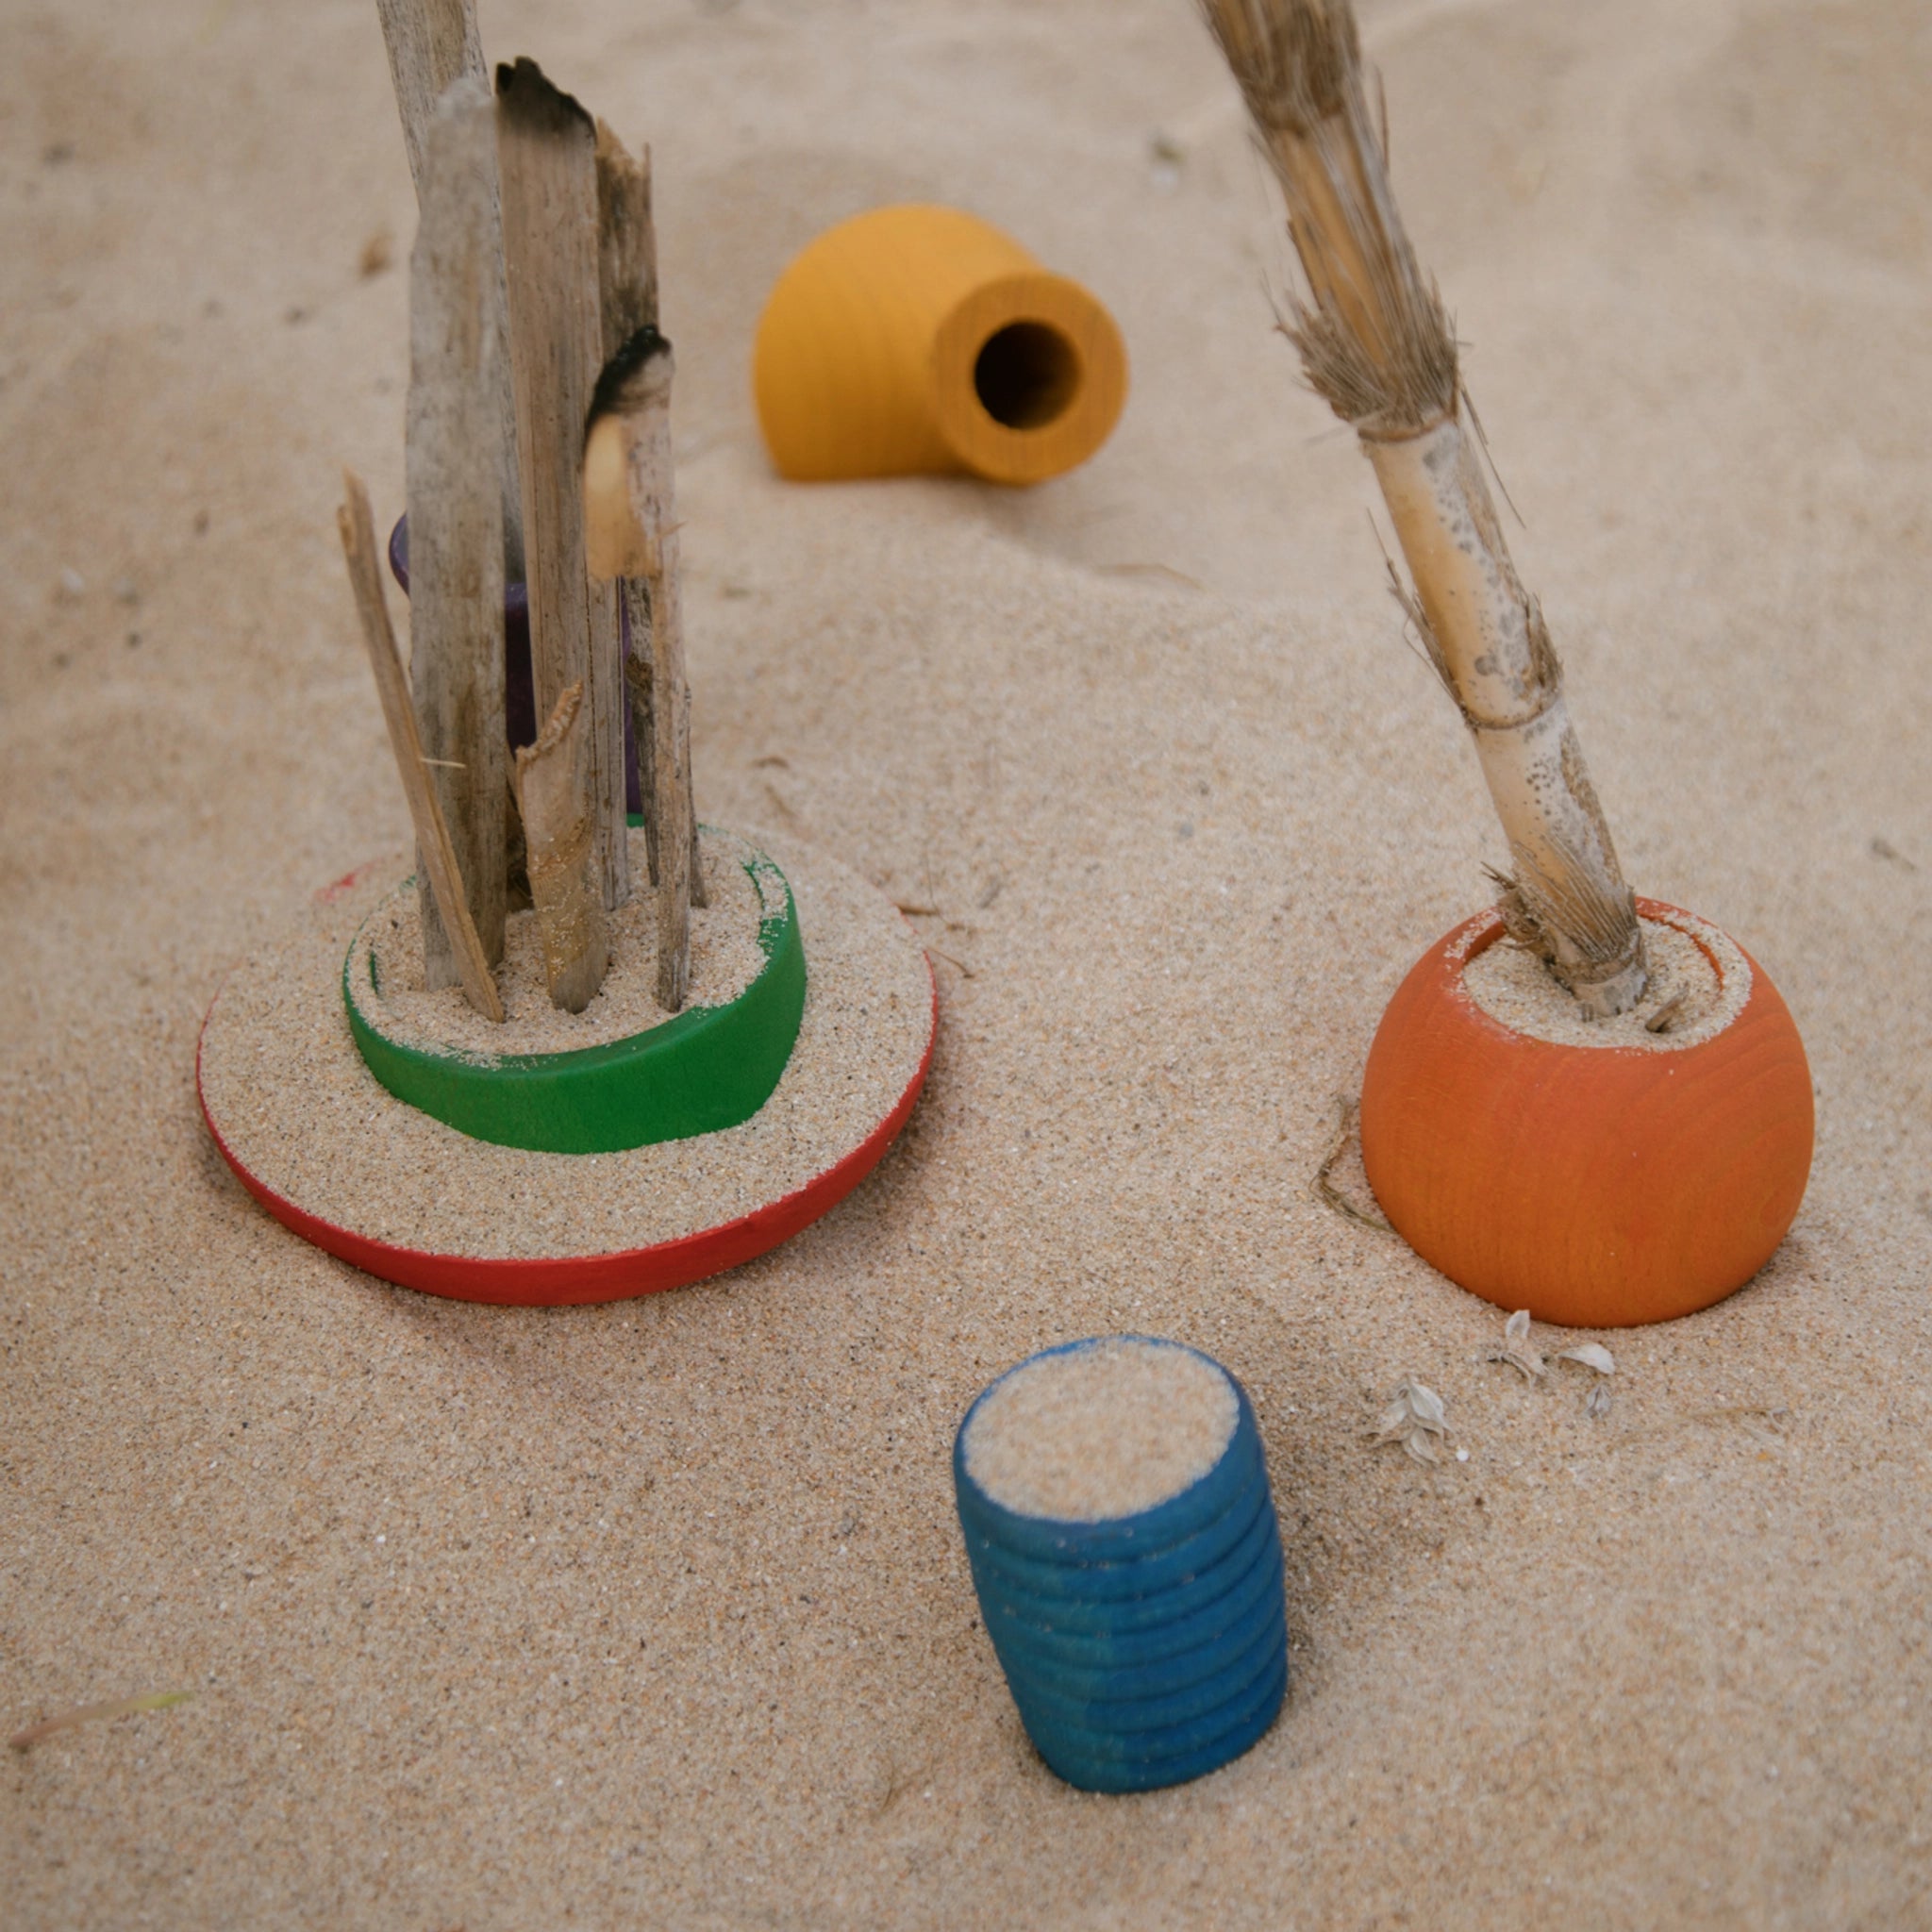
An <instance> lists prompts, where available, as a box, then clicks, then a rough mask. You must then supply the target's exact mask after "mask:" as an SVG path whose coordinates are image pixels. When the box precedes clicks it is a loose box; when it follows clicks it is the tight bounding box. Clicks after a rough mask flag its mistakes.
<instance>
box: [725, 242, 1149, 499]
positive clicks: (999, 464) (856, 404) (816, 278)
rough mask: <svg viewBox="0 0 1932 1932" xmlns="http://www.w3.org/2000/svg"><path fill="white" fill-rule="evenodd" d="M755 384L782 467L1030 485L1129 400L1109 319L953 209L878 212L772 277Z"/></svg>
mask: <svg viewBox="0 0 1932 1932" xmlns="http://www.w3.org/2000/svg"><path fill="white" fill-rule="evenodd" d="M752 386H753V390H754V391H755V393H756V395H757V398H758V420H759V422H760V423H761V424H762V425H763V426H764V432H765V442H766V445H767V446H768V447H769V449H770V451H771V454H772V461H773V462H774V464H775V465H776V467H777V470H778V473H779V475H783V476H789V477H792V478H794V479H797V480H800V481H817V480H824V479H829V478H836V477H855V476H898V475H911V474H913V473H916V472H922V471H924V472H941V473H942V472H949V471H956V472H964V473H966V474H968V475H974V476H980V477H984V478H985V479H987V480H988V481H989V482H993V483H1039V482H1042V481H1044V480H1045V479H1046V478H1047V477H1049V476H1058V475H1060V474H1061V473H1062V472H1063V471H1066V470H1071V469H1072V468H1074V465H1075V464H1077V463H1083V462H1085V461H1086V460H1087V458H1089V457H1091V455H1092V454H1093V452H1094V451H1095V450H1097V449H1098V448H1099V447H1100V445H1101V444H1102V443H1103V442H1105V441H1107V439H1108V435H1109V434H1110V433H1111V431H1112V429H1113V425H1114V424H1115V422H1116V421H1117V420H1118V418H1119V416H1120V412H1121V408H1122V405H1123V404H1124V401H1125V399H1126V392H1127V358H1126V350H1125V347H1124V344H1123V343H1122V341H1121V334H1120V330H1119V329H1118V328H1117V327H1116V326H1115V325H1114V321H1113V318H1112V317H1111V316H1110V315H1109V314H1108V312H1107V310H1106V309H1105V308H1102V307H1101V305H1100V304H1099V303H1098V302H1097V301H1096V300H1095V299H1094V298H1093V296H1091V294H1089V293H1088V291H1086V290H1085V289H1083V288H1081V287H1080V286H1079V284H1078V283H1076V282H1072V281H1069V280H1068V279H1067V278H1066V277H1065V276H1064V275H1053V274H1050V273H1049V272H1048V271H1047V270H1046V269H1043V268H1042V267H1041V265H1040V263H1039V262H1037V261H1036V260H1035V259H1034V258H1033V257H1032V256H1030V255H1029V254H1027V252H1026V251H1025V250H1024V248H1022V247H1021V246H1020V245H1019V243H1018V242H1013V241H1010V240H1008V237H1007V236H1005V235H1003V234H1001V233H1000V231H999V230H998V229H997V228H993V227H991V226H989V225H987V224H986V223H985V222H982V221H980V220H978V219H977V218H976V217H975V216H973V215H969V214H965V213H963V212H961V211H960V210H959V209H958V208H934V207H926V206H908V207H903V208H874V209H873V210H872V211H871V212H870V213H869V214H862V215H857V216H855V217H854V218H853V219H852V220H851V221H848V222H842V223H841V224H840V225H839V226H837V227H836V228H832V229H829V230H827V231H826V233H824V234H823V235H821V236H820V237H819V238H818V239H817V240H816V241H815V242H811V243H810V244H809V245H808V247H807V248H806V249H805V250H804V252H803V253H802V254H800V255H799V256H798V257H797V258H795V259H794V260H793V261H792V262H791V265H790V266H789V267H788V268H787V269H786V270H785V272H784V274H783V275H780V276H779V277H778V280H777V283H776V285H775V286H774V288H773V290H772V293H771V296H770V298H769V299H768V301H767V302H766V305H765V312H764V315H763V317H762V318H761V320H760V321H759V323H758V340H757V342H756V344H755V346H754V348H753V352H752Z"/></svg>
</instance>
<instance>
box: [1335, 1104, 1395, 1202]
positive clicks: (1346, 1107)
mask: <svg viewBox="0 0 1932 1932" xmlns="http://www.w3.org/2000/svg"><path fill="white" fill-rule="evenodd" d="M1335 1104H1336V1108H1337V1109H1338V1111H1339V1112H1340V1115H1341V1118H1340V1120H1339V1121H1338V1122H1337V1123H1336V1127H1335V1132H1334V1134H1333V1135H1332V1137H1331V1138H1330V1140H1329V1141H1328V1149H1327V1152H1326V1153H1324V1155H1323V1156H1322V1164H1321V1166H1319V1167H1318V1168H1316V1170H1315V1192H1316V1194H1317V1195H1318V1196H1320V1198H1321V1200H1322V1202H1323V1205H1324V1206H1325V1207H1328V1208H1333V1209H1334V1210H1335V1211H1336V1213H1338V1214H1341V1215H1344V1216H1346V1217H1347V1218H1348V1219H1349V1220H1350V1221H1353V1222H1355V1223H1356V1224H1357V1226H1360V1227H1371V1228H1374V1230H1375V1232H1376V1233H1377V1234H1393V1233H1394V1232H1395V1229H1394V1228H1393V1227H1392V1226H1391V1224H1389V1223H1388V1222H1387V1221H1385V1220H1384V1219H1383V1218H1382V1216H1381V1215H1380V1214H1372V1213H1370V1212H1369V1211H1368V1210H1367V1209H1366V1208H1357V1206H1356V1205H1355V1203H1354V1202H1353V1201H1351V1200H1350V1199H1349V1198H1348V1196H1347V1195H1346V1194H1344V1193H1343V1192H1342V1191H1341V1189H1340V1188H1338V1187H1337V1186H1336V1185H1335V1179H1334V1174H1335V1164H1336V1162H1337V1161H1339V1160H1340V1159H1341V1157H1342V1155H1343V1154H1345V1153H1346V1152H1347V1151H1348V1143H1349V1140H1350V1138H1351V1137H1352V1136H1353V1135H1354V1133H1355V1130H1356V1116H1357V1113H1358V1112H1359V1111H1360V1105H1359V1103H1358V1102H1357V1101H1356V1100H1354V1099H1353V1098H1352V1097H1351V1096H1349V1095H1348V1094H1346V1093H1340V1094H1337V1095H1336V1099H1335Z"/></svg>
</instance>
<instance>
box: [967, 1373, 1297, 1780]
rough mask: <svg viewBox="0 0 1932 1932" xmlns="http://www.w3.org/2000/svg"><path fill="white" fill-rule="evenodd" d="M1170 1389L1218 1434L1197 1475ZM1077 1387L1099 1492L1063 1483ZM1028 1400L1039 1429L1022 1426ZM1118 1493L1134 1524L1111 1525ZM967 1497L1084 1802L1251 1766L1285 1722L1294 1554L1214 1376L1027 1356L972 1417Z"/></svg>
mask: <svg viewBox="0 0 1932 1932" xmlns="http://www.w3.org/2000/svg"><path fill="white" fill-rule="evenodd" d="M1161 1351H1173V1352H1174V1356H1175V1357H1184V1358H1185V1359H1184V1360H1163V1359H1162V1357H1161V1356H1160V1354H1159V1352H1161ZM1204 1372H1206V1374H1211V1375H1212V1376H1214V1377H1218V1378H1219V1383H1218V1385H1217V1384H1210V1383H1208V1382H1207V1381H1205V1380H1204V1379H1203V1374H1204ZM1070 1374H1071V1375H1074V1376H1077V1377H1079V1378H1080V1380H1079V1384H1078V1390H1079V1397H1078V1399H1080V1400H1082V1401H1084V1402H1085V1403H1086V1405H1087V1406H1086V1407H1085V1408H1083V1409H1082V1411H1081V1414H1080V1418H1079V1421H1078V1423H1077V1425H1076V1426H1077V1430H1078V1431H1079V1432H1080V1433H1079V1434H1078V1437H1077V1441H1078V1446H1079V1453H1080V1454H1081V1455H1083V1456H1084V1457H1085V1458H1086V1463H1085V1468H1086V1472H1087V1473H1086V1474H1084V1475H1083V1474H1079V1473H1078V1471H1077V1470H1076V1471H1075V1473H1074V1474H1073V1475H1071V1476H1070V1475H1068V1474H1065V1468H1066V1457H1068V1456H1069V1455H1071V1454H1073V1452H1072V1451H1069V1450H1068V1449H1067V1441H1069V1440H1073V1439H1069V1438H1065V1437H1064V1436H1062V1437H1054V1436H1053V1435H1052V1431H1053V1430H1054V1428H1055V1427H1056V1426H1057V1425H1056V1424H1055V1423H1054V1422H1053V1420H1052V1413H1051V1410H1052V1403H1053V1401H1054V1400H1055V1399H1056V1398H1055V1390H1056V1387H1057V1386H1058V1388H1061V1389H1069V1390H1071V1389H1073V1388H1074V1384H1073V1383H1072V1382H1070V1381H1069V1380H1068V1379H1067V1377H1068V1376H1069V1375H1070ZM1160 1374H1181V1375H1182V1376H1183V1377H1184V1378H1185V1379H1186V1386H1187V1387H1188V1388H1189V1390H1190V1391H1191V1402H1192V1405H1193V1406H1192V1409H1191V1422H1190V1423H1189V1424H1188V1426H1189V1427H1191V1428H1192V1429H1193V1430H1194V1431H1195V1435H1196V1436H1199V1435H1200V1432H1201V1431H1202V1430H1203V1429H1205V1430H1206V1435H1205V1437H1203V1438H1202V1441H1205V1449H1204V1450H1200V1453H1196V1454H1194V1457H1193V1460H1192V1461H1191V1462H1189V1461H1188V1460H1187V1457H1186V1454H1184V1453H1183V1454H1181V1456H1180V1460H1179V1461H1176V1460H1175V1458H1174V1456H1173V1455H1164V1453H1163V1452H1164V1449H1165V1448H1166V1447H1168V1446H1170V1445H1164V1444H1163V1442H1162V1430H1163V1427H1164V1426H1165V1423H1166V1420H1167V1418H1166V1416H1165V1415H1164V1414H1163V1413H1162V1412H1160V1411H1159V1409H1158V1407H1152V1408H1150V1407H1148V1404H1149V1402H1150V1401H1151V1400H1152V1394H1151V1391H1153V1390H1155V1389H1157V1388H1158V1386H1160V1385H1159V1384H1158V1381H1149V1379H1148V1377H1149V1376H1150V1375H1151V1376H1157V1377H1158V1375H1160ZM1023 1376H1031V1377H1032V1379H1031V1381H1030V1382H1028V1383H1027V1384H1026V1385H1024V1391H1023V1388H1022V1385H1021V1384H1020V1383H1019V1382H1018V1380H1017V1378H1020V1377H1023ZM1122 1376H1124V1379H1116V1380H1109V1379H1108V1378H1109V1377H1115V1378H1119V1377H1122ZM1054 1377H1057V1378H1058V1384H1056V1382H1055V1381H1054V1380H1051V1379H1046V1378H1054ZM1116 1387H1118V1388H1119V1390H1120V1395H1119V1398H1118V1400H1117V1401H1116V1400H1115V1398H1114V1396H1113V1395H1112V1394H1111V1392H1110V1391H1112V1390H1113V1389H1114V1388H1116ZM1001 1391H1008V1392H1007V1394H1006V1395H1005V1396H1004V1397H1003V1396H1002V1393H1001ZM1228 1397H1231V1398H1232V1400H1231V1401H1229V1400H1228V1399H1227V1398H1228ZM1023 1400H1024V1401H1025V1402H1028V1403H1030V1404H1031V1407H1030V1409H1029V1410H1028V1411H1027V1413H1028V1414H1029V1415H1030V1416H1031V1418H1032V1420H1031V1421H1030V1422H1029V1421H1028V1420H1026V1419H1025V1417H1024V1416H1021V1417H1020V1419H1019V1420H1015V1421H1009V1420H1008V1418H1009V1417H1015V1416H1018V1415H1019V1405H1020V1404H1021V1402H1022V1401H1023ZM990 1405H991V1406H990ZM1096 1405H1097V1406H1096ZM1176 1412H1177V1411H1176ZM1042 1416H1043V1417H1045V1418H1046V1419H1045V1420H1044V1421H1042V1420H1041V1418H1042ZM1204 1418H1205V1419H1206V1420H1205V1421H1204ZM1220 1428H1224V1430H1225V1434H1224V1440H1222V1441H1220V1443H1219V1446H1218V1448H1217V1446H1216V1443H1215V1441H1214V1432H1215V1430H1216V1429H1220ZM1041 1429H1044V1430H1046V1431H1047V1432H1048V1433H1047V1435H1046V1436H1041V1434H1040V1431H1041ZM1002 1430H1004V1431H1007V1432H1008V1434H1007V1436H1006V1439H1005V1440H1004V1441H1002V1440H1001V1437H1000V1435H999V1432H1000V1431H1002ZM1029 1430H1030V1431H1031V1432H1032V1433H1030V1434H1029ZM976 1431H978V1432H980V1433H977V1434H976V1433H975V1432H976ZM1037 1444H1043V1445H1044V1446H1043V1447H1042V1448H1041V1454H1040V1457H1039V1466H1038V1470H1037V1472H1036V1470H1034V1469H1032V1468H1029V1466H1028V1462H1027V1458H1028V1457H1029V1455H1031V1454H1032V1452H1033V1450H1034V1448H1035V1446H1036V1445H1037ZM1190 1444H1194V1445H1195V1447H1196V1448H1197V1449H1198V1448H1199V1444H1198V1443H1196V1442H1195V1437H1194V1436H1191V1437H1189V1438H1188V1439H1187V1441H1186V1442H1182V1441H1180V1439H1179V1436H1178V1434H1177V1433H1176V1436H1175V1438H1174V1446H1176V1451H1177V1453H1179V1452H1186V1451H1188V1449H1189V1445H1190ZM1150 1445H1151V1448H1150ZM1116 1452H1117V1454H1116ZM1137 1455H1138V1456H1139V1457H1140V1460H1139V1461H1137V1460H1136V1457H1137ZM1057 1457H1058V1458H1059V1459H1058V1460H1057V1459H1056V1458H1057ZM1150 1458H1151V1459H1150ZM1076 1459H1077V1458H1076ZM1115 1462H1117V1463H1118V1465H1119V1467H1120V1469H1121V1470H1122V1471H1124V1472H1125V1474H1122V1475H1121V1476H1120V1477H1119V1478H1118V1479H1116V1477H1115V1476H1114V1475H1113V1474H1111V1470H1112V1467H1113V1464H1114V1463H1115ZM1203 1462H1205V1464H1206V1466H1205V1467H1203V1466H1202V1464H1203ZM1170 1465H1172V1467H1170ZM1057 1472H1058V1474H1057ZM1170 1478H1171V1488H1170V1490H1168V1491H1164V1492H1160V1493H1153V1494H1150V1493H1148V1489H1149V1486H1150V1485H1152V1486H1154V1487H1155V1489H1157V1490H1158V1489H1159V1486H1160V1485H1161V1484H1162V1483H1163V1482H1164V1481H1168V1480H1169V1479H1170ZM1116 1480H1118V1481H1119V1482H1121V1483H1124V1484H1125V1486H1126V1491H1128V1492H1130V1493H1131V1506H1130V1507H1125V1508H1124V1509H1120V1510H1119V1511H1118V1513H1110V1511H1112V1510H1113V1509H1114V1503H1113V1501H1112V1500H1111V1499H1110V1498H1109V1495H1108V1484H1109V1482H1114V1481H1116ZM953 1481H954V1487H955V1491H956V1492H957V1495H958V1506H959V1524H960V1527H961V1529H962V1530H963V1531H964V1532H965V1537H966V1555H967V1559H968V1561H969V1562H970V1563H971V1565H972V1568H973V1582H974V1589H975V1590H976V1591H978V1595H979V1605H980V1609H981V1611H982V1612H983V1613H984V1615H985V1619H986V1628H987V1634H988V1635H989V1636H990V1637H991V1639H992V1645H993V1649H994V1651H995V1652H996V1653H997V1655H998V1657H999V1660H1000V1666H1001V1668H1002V1669H1003V1670H1004V1671H1005V1672H1006V1675H1007V1683H1008V1686H1009V1688H1010V1689H1011V1691H1012V1693H1013V1702H1014V1703H1015V1704H1016V1705H1017V1706H1018V1707H1019V1710H1020V1717H1021V1720H1022V1722H1023V1723H1024V1724H1025V1726H1026V1733H1027V1735H1028V1737H1030V1738H1031V1739H1032V1740H1033V1742H1034V1745H1035V1747H1036V1748H1037V1749H1038V1751H1039V1752H1040V1755H1041V1757H1043V1758H1045V1760H1046V1761H1047V1763H1048V1764H1049V1765H1050V1766H1051V1767H1052V1768H1053V1770H1054V1771H1055V1772H1057V1773H1058V1774H1059V1775H1060V1776H1061V1777H1063V1778H1065V1779H1066V1781H1067V1782H1068V1783H1069V1784H1072V1785H1077V1786H1079V1787H1080V1788H1081V1789H1082V1790H1091V1791H1139V1790H1153V1789H1155V1788H1157V1787H1158V1786H1161V1785H1172V1784H1180V1783H1182V1782H1184V1781H1185V1780H1186V1779H1188V1778H1192V1777H1199V1776H1201V1775H1203V1774H1205V1773H1207V1772H1210V1771H1214V1770H1217V1769H1219V1767H1220V1766H1222V1765H1224V1764H1225V1763H1227V1762H1228V1761H1229V1760H1230V1759H1231V1758H1234V1757H1239V1756H1240V1755H1241V1753H1242V1752H1243V1751H1245V1750H1246V1749H1247V1748H1248V1747H1249V1746H1250V1745H1251V1744H1253V1743H1254V1742H1255V1740H1257V1738H1259V1737H1260V1736H1261V1734H1262V1733H1263V1732H1264V1731H1265V1730H1266V1729H1267V1728H1268V1726H1269V1725H1270V1724H1272V1723H1273V1722H1274V1716H1275V1713H1276V1712H1277V1711H1278V1710H1279V1709H1280V1708H1281V1702H1282V1698H1283V1696H1284V1695H1285V1694H1286V1692H1287V1689H1288V1631H1287V1624H1286V1617H1285V1607H1284V1603H1283V1597H1282V1577H1281V1539H1280V1534H1279V1531H1278V1530H1277V1528H1276V1526H1275V1521H1274V1499H1273V1497H1272V1496H1271V1495H1270V1493H1269V1490H1268V1471H1267V1467H1266V1464H1265V1463H1264V1462H1263V1460H1262V1455H1261V1437H1260V1431H1259V1429H1258V1428H1257V1426H1256V1423H1255V1412H1254V1409H1253V1408H1252V1407H1251V1406H1250V1405H1249V1402H1248V1398H1247V1394H1246V1392H1245V1391H1243V1390H1242V1388H1241V1384H1240V1383H1239V1382H1238V1381H1236V1379H1235V1378H1234V1376H1232V1375H1231V1374H1228V1372H1227V1371H1226V1370H1225V1369H1224V1368H1223V1367H1222V1366H1221V1364H1220V1363H1219V1362H1216V1361H1214V1360H1212V1359H1211V1358H1210V1357H1208V1356H1205V1355H1202V1354H1201V1353H1200V1352H1199V1351H1198V1350H1196V1349H1191V1348H1187V1347H1185V1346H1184V1345H1183V1344H1182V1343H1180V1342H1175V1341H1161V1340H1158V1339H1155V1338H1152V1337H1148V1336H1139V1335H1124V1336H1099V1337H1094V1338H1092V1339H1091V1340H1089V1341H1071V1342H1066V1343H1064V1344H1062V1345H1061V1346H1060V1347H1058V1348H1051V1349H1047V1350H1044V1351H1043V1352H1042V1353H1041V1354H1040V1355H1036V1356H1031V1357H1028V1358H1027V1359H1026V1360H1025V1361H1024V1362H1022V1363H1020V1364H1019V1365H1018V1366H1017V1367H1016V1368H1013V1369H1009V1370H1008V1372H1007V1374H1004V1375H1002V1376H1001V1377H1000V1378H999V1380H998V1381H996V1382H994V1383H992V1384H991V1387H989V1388H988V1389H987V1390H986V1391H984V1392H983V1393H982V1394H981V1395H980V1397H979V1399H978V1400H977V1401H976V1402H975V1403H974V1405H973V1407H971V1408H970V1409H969V1410H968V1411H967V1413H966V1419H965V1421H964V1422H962V1423H961V1424H960V1425H959V1433H958V1437H957V1438H956V1439H955V1441H954V1444H953ZM1062 1511H1064V1512H1065V1513H1060V1512H1062Z"/></svg>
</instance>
